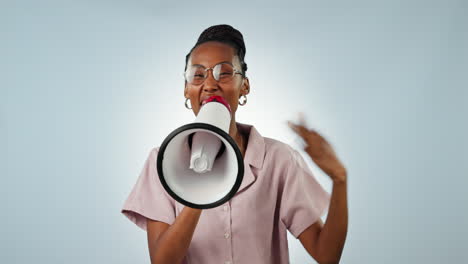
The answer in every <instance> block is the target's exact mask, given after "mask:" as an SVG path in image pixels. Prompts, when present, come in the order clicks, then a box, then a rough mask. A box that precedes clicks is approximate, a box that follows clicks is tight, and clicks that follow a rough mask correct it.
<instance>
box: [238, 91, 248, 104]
mask: <svg viewBox="0 0 468 264" xmlns="http://www.w3.org/2000/svg"><path fill="white" fill-rule="evenodd" d="M242 96H244V101H243V102H242V103H241V102H240V100H239V105H245V104H246V103H247V96H246V95H245V94H243V95H242Z"/></svg>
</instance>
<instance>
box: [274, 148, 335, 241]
mask: <svg viewBox="0 0 468 264" xmlns="http://www.w3.org/2000/svg"><path fill="white" fill-rule="evenodd" d="M290 152H291V156H290V160H289V162H288V164H287V165H286V166H287V167H286V170H285V175H284V178H283V181H282V182H283V186H282V193H281V200H280V203H281V205H280V218H281V221H282V222H283V223H284V225H285V226H286V228H287V229H288V230H289V231H290V232H291V234H292V235H294V237H296V238H298V237H299V235H300V234H301V233H302V232H303V231H304V230H305V229H306V228H308V227H309V226H310V225H312V224H314V223H315V222H316V221H318V220H319V218H320V217H321V216H322V215H323V214H324V213H325V211H326V209H328V206H329V204H330V194H329V193H328V192H326V191H325V189H324V188H323V187H322V186H321V185H320V183H319V182H318V181H317V179H316V178H315V176H314V175H313V174H312V172H311V170H310V169H309V167H308V166H307V164H306V163H305V161H304V159H303V158H302V156H301V155H300V153H299V152H298V151H297V150H295V149H292V148H290Z"/></svg>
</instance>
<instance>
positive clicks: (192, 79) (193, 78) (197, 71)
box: [185, 65, 206, 85]
mask: <svg viewBox="0 0 468 264" xmlns="http://www.w3.org/2000/svg"><path fill="white" fill-rule="evenodd" d="M205 74H206V71H205V68H203V67H201V66H193V65H192V66H190V67H188V68H187V71H186V72H185V79H187V82H189V83H191V84H195V85H198V84H202V83H203V81H204V80H205Z"/></svg>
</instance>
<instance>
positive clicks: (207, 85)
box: [203, 74, 219, 92]
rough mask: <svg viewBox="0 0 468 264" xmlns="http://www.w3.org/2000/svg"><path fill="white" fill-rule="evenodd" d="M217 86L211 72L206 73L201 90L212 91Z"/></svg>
mask: <svg viewBox="0 0 468 264" xmlns="http://www.w3.org/2000/svg"><path fill="white" fill-rule="evenodd" d="M218 88H219V87H218V81H216V80H215V78H213V74H208V76H206V79H205V81H204V83H203V90H204V91H206V92H213V91H216V90H218Z"/></svg>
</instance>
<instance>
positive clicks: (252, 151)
mask: <svg viewBox="0 0 468 264" xmlns="http://www.w3.org/2000/svg"><path fill="white" fill-rule="evenodd" d="M245 52H246V50H245V45H244V40H243V36H242V34H241V33H240V32H239V31H238V30H236V29H234V28H233V27H231V26H229V25H216V26H212V27H209V28H207V29H206V30H205V31H203V32H202V34H201V35H200V37H199V39H198V41H197V43H196V44H195V46H194V47H193V48H192V50H191V51H190V52H189V54H187V56H186V66H185V78H186V81H185V89H184V96H185V98H186V101H185V106H186V107H187V108H189V109H191V110H192V111H193V112H194V114H195V115H197V114H198V111H199V110H200V108H201V104H202V102H203V100H204V99H206V98H208V97H210V96H213V95H219V96H222V97H224V98H225V99H226V101H227V102H228V103H229V105H230V108H231V114H232V117H231V124H230V128H229V135H230V136H231V137H232V138H233V139H234V140H235V142H236V143H237V145H238V147H239V148H240V151H241V153H242V156H243V158H244V163H245V172H244V179H243V181H242V184H241V186H240V188H239V190H238V192H237V193H236V195H235V196H234V197H233V198H232V199H231V200H230V201H228V202H226V203H225V204H224V205H222V206H219V207H216V208H211V209H204V210H201V209H193V208H190V207H185V206H183V205H182V204H180V203H178V202H177V201H175V200H174V199H173V198H172V197H170V196H169V195H168V194H167V193H166V191H165V190H164V189H163V187H162V186H161V183H160V182H159V178H158V175H157V170H156V158H157V152H158V150H159V148H158V147H157V148H153V149H152V150H151V152H150V154H149V157H148V159H147V160H146V163H145V166H144V168H143V170H142V172H141V174H140V176H139V178H138V181H137V183H136V185H135V187H134V188H133V190H132V192H131V193H130V195H129V197H128V198H127V200H126V202H125V204H124V207H123V209H122V213H123V214H125V215H126V216H127V217H128V218H129V219H130V220H131V221H133V222H134V223H135V224H137V225H138V226H139V227H141V228H142V229H144V230H146V231H147V238H148V247H149V252H150V258H151V262H152V263H158V264H160V263H161V264H162V263H171V264H172V263H190V264H194V263H203V264H211V263H226V264H230V263H254V264H260V263H268V264H271V263H289V255H288V245H287V233H286V230H288V231H289V232H291V233H292V234H293V235H294V236H295V237H296V238H298V239H300V241H301V243H302V244H303V246H304V247H305V249H306V250H307V252H308V253H309V254H310V255H311V256H312V257H313V258H314V259H315V260H317V261H318V262H319V263H338V262H339V260H340V257H341V253H342V250H343V247H344V242H345V238H346V233H347V224H348V213H347V210H348V209H347V198H346V196H347V194H346V186H347V181H346V178H347V173H346V169H345V168H344V166H343V165H342V164H341V162H340V161H339V160H338V158H337V157H336V155H335V153H334V151H333V150H332V148H331V146H330V145H329V144H328V143H327V142H326V140H325V139H324V138H323V137H321V136H320V135H319V134H318V133H317V132H315V131H313V130H310V129H308V128H307V127H306V126H305V124H304V122H303V120H301V122H300V123H299V124H293V123H292V122H288V124H289V126H290V127H291V128H292V129H293V130H294V131H295V132H296V133H298V134H299V135H300V136H301V137H302V138H303V139H304V142H306V147H305V151H306V152H307V153H308V155H309V156H310V157H311V158H312V160H313V161H314V162H315V163H316V164H317V165H318V166H319V167H320V168H321V169H322V170H323V171H324V172H325V173H327V175H329V176H330V178H331V180H333V191H332V194H331V197H330V195H329V194H328V193H327V192H326V191H325V190H324V189H323V188H322V187H321V186H320V184H319V183H318V182H317V181H316V179H315V177H314V176H313V175H312V173H311V171H310V169H309V168H308V166H307V165H306V163H305V161H304V160H303V158H302V156H301V155H300V154H299V152H297V151H296V150H294V149H293V148H291V147H290V146H289V145H287V144H285V143H282V142H280V141H278V140H275V139H272V138H268V137H263V136H261V135H260V134H259V133H258V131H257V130H256V129H255V127H254V126H252V125H248V124H242V123H239V122H236V119H235V113H236V110H237V108H238V105H241V106H242V105H245V104H246V103H247V95H248V94H249V92H250V84H249V79H248V78H247V76H246V71H247V64H246V63H245V62H244V57H245ZM210 69H211V70H210ZM225 72H228V73H232V74H225ZM220 73H221V74H220ZM222 74H224V76H221V75H222ZM188 101H190V105H191V107H189V106H188ZM327 208H328V216H327V219H326V221H325V223H323V222H322V221H321V219H320V216H321V215H322V214H323V213H324V211H325V210H326V209H327Z"/></svg>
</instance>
